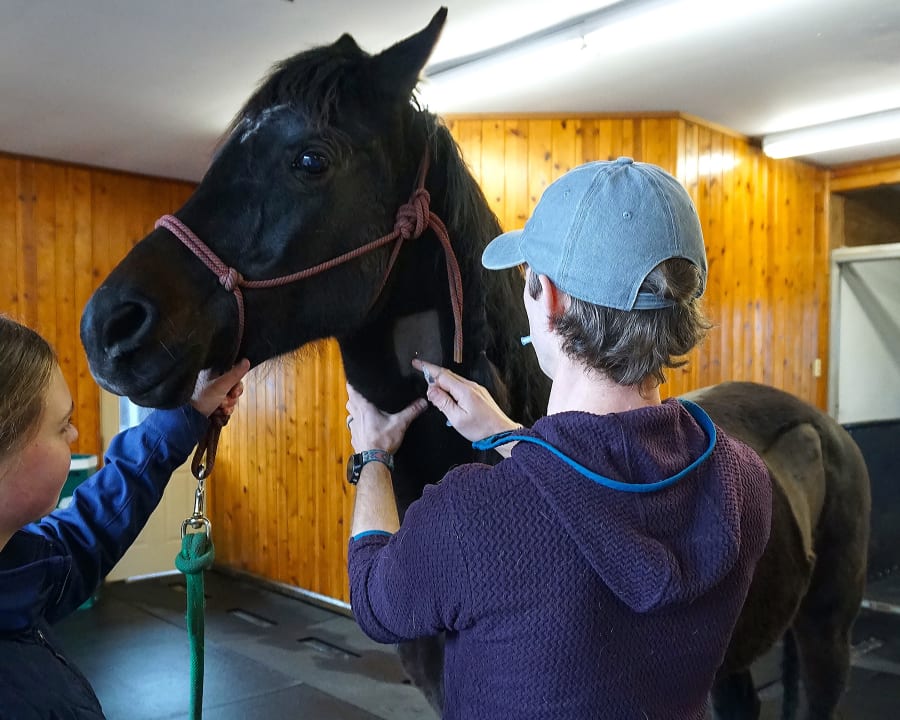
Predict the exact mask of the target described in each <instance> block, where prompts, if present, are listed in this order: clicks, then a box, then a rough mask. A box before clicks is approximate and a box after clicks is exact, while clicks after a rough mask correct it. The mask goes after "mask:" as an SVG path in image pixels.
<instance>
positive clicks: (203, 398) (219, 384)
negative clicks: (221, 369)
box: [191, 359, 250, 417]
mask: <svg viewBox="0 0 900 720" xmlns="http://www.w3.org/2000/svg"><path fill="white" fill-rule="evenodd" d="M249 371H250V361H249V360H246V359H245V360H241V361H240V362H239V363H238V364H237V365H235V366H234V367H233V368H231V370H229V371H228V372H226V373H224V374H222V375H219V376H218V377H212V376H211V375H210V373H209V371H208V370H203V371H202V372H201V373H200V375H199V376H198V377H197V385H196V387H195V388H194V395H193V397H192V398H191V405H193V406H194V407H195V408H196V409H197V410H198V411H199V412H201V413H203V414H204V415H206V417H209V416H210V415H212V414H213V413H214V412H215V411H216V410H217V409H218V408H222V411H223V412H224V413H225V416H226V417H229V416H230V415H231V413H233V412H234V408H235V406H236V405H237V401H238V398H239V397H240V396H241V393H243V392H244V383H242V382H241V379H242V378H243V377H244V375H246V374H247V373H248V372H249Z"/></svg>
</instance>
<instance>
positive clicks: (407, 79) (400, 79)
mask: <svg viewBox="0 0 900 720" xmlns="http://www.w3.org/2000/svg"><path fill="white" fill-rule="evenodd" d="M446 20H447V8H445V7H442V8H441V9H440V10H438V11H437V12H436V13H435V15H434V17H433V18H431V22H430V23H428V26H427V27H426V28H425V29H424V30H420V31H419V32H417V33H416V34H415V35H410V36H409V37H408V38H406V39H405V40H401V41H400V42H398V43H397V44H396V45H392V46H391V47H389V48H388V49H387V50H385V51H383V52H381V53H379V54H378V55H376V56H375V57H373V58H372V63H373V67H374V69H375V73H374V74H375V77H376V78H378V80H377V82H380V83H381V86H382V87H383V88H384V89H385V90H388V91H389V92H390V93H391V94H393V93H400V94H402V95H403V96H404V97H409V96H410V95H411V94H412V91H413V88H415V86H416V83H417V82H418V81H419V73H420V72H421V71H422V68H424V67H425V63H426V62H428V58H429V57H430V56H431V51H432V50H434V46H435V45H437V41H438V38H439V37H440V36H441V30H442V29H443V27H444V22H445V21H446Z"/></svg>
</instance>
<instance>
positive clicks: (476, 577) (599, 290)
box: [348, 158, 772, 720]
mask: <svg viewBox="0 0 900 720" xmlns="http://www.w3.org/2000/svg"><path fill="white" fill-rule="evenodd" d="M482 263H483V265H484V266H485V267H487V268H489V269H500V268H509V267H514V266H518V265H522V266H524V268H525V292H524V295H523V300H524V303H525V308H526V311H527V314H528V319H529V324H530V329H531V336H530V339H531V342H532V345H533V348H534V352H536V353H537V357H538V360H539V362H540V366H541V368H542V370H543V371H544V372H545V373H546V374H547V375H548V376H549V377H550V378H551V380H552V386H551V391H550V398H549V403H548V408H547V415H546V416H545V417H544V418H542V419H540V420H539V421H538V422H536V423H535V424H534V426H533V427H531V428H523V427H521V426H519V425H518V424H517V423H516V422H515V421H513V420H512V419H510V418H508V417H506V416H505V415H504V414H503V412H502V411H501V410H500V409H499V408H498V407H497V405H496V404H495V403H494V402H493V400H492V399H491V398H490V396H489V395H488V393H487V392H486V391H485V389H484V388H482V387H481V386H479V385H476V384H475V383H473V382H471V381H469V380H466V379H464V378H461V377H459V376H457V375H455V374H454V373H452V372H450V371H449V370H447V369H445V368H441V367H438V366H435V365H431V364H428V363H424V362H419V361H415V362H414V365H415V366H416V367H418V368H419V369H420V370H422V371H423V372H424V373H425V375H426V379H428V380H429V386H428V393H427V395H428V400H429V401H430V402H431V403H433V404H434V405H435V406H436V407H438V408H439V409H440V410H441V411H442V412H443V413H444V414H445V415H446V417H447V419H448V421H449V422H450V423H451V424H452V425H453V428H455V430H456V431H457V432H459V433H461V434H462V435H463V436H465V437H466V438H468V439H469V440H472V441H474V442H473V444H474V446H475V447H476V448H479V449H484V450H487V449H496V450H497V451H498V452H500V453H501V454H502V455H503V456H504V458H505V459H504V460H502V461H501V462H500V463H499V464H497V465H495V466H493V467H490V466H487V465H465V466H460V467H457V468H454V469H453V470H451V471H450V472H449V473H447V475H446V477H445V478H444V479H443V480H442V481H441V482H440V483H439V484H438V485H436V486H429V487H427V488H426V489H425V492H424V494H423V496H422V498H421V500H419V501H418V502H416V503H414V504H413V505H412V506H411V507H410V508H409V509H408V511H407V513H406V516H405V517H404V520H403V523H402V525H400V526H399V529H398V528H397V527H395V526H393V525H391V524H390V523H391V521H390V520H389V519H387V517H386V516H383V515H380V510H379V508H381V507H383V508H388V507H389V506H390V503H391V501H392V499H393V498H392V496H391V490H390V482H389V479H390V476H389V474H388V471H387V469H386V468H385V467H384V466H383V465H380V464H379V463H370V464H369V465H367V466H366V467H367V468H370V469H369V470H368V471H367V472H368V473H369V478H370V480H369V482H371V483H377V482H378V478H379V477H381V479H382V480H384V479H385V478H386V482H382V484H381V486H380V487H382V488H384V490H383V491H382V492H381V494H380V495H379V494H378V493H376V492H375V491H374V490H373V488H374V487H376V485H375V484H371V485H370V486H369V488H368V489H367V490H366V493H365V494H361V495H359V496H358V497H357V504H356V508H355V511H354V522H353V529H352V533H353V537H352V538H351V542H350V556H349V572H350V586H351V602H352V607H353V610H354V613H355V615H356V618H357V621H358V622H359V624H360V626H361V627H362V629H363V630H364V631H365V632H366V633H368V634H369V635H371V636H372V637H373V638H375V639H376V640H379V641H382V642H399V641H402V640H409V639H412V638H415V637H419V636H423V635H431V634H435V633H438V632H440V631H445V632H446V633H447V636H446V638H447V639H446V645H445V666H444V693H445V714H444V717H445V718H471V717H478V718H497V719H499V718H534V719H535V720H537V719H538V718H540V719H542V720H543V719H549V718H566V719H567V720H580V719H584V720H587V719H588V718H591V719H593V718H601V717H602V718H665V719H666V720H681V719H684V720H687V719H694V718H702V717H705V714H706V710H707V698H708V694H709V691H710V689H711V687H712V685H713V681H714V678H715V674H716V671H717V669H718V668H719V666H720V664H721V662H722V659H723V657H724V654H725V650H726V647H727V644H728V640H729V638H730V636H731V633H732V631H733V629H734V626H735V623H736V622H737V618H738V614H739V612H740V609H741V607H742V605H743V602H744V599H745V597H746V594H747V590H748V588H749V585H750V580H751V577H752V575H753V571H754V567H755V565H756V562H757V561H758V559H759V557H760V556H761V555H762V552H763V549H764V548H765V545H766V542H767V540H768V536H769V525H770V520H771V517H770V516H771V492H772V490H771V481H770V478H769V474H768V471H767V469H766V467H765V465H764V464H763V462H762V461H761V460H760V458H759V457H758V456H757V455H756V454H755V453H754V452H753V451H752V450H751V449H750V448H748V447H747V446H745V445H744V444H742V443H741V442H739V441H737V440H735V439H733V438H731V437H729V436H727V435H726V434H725V433H724V432H722V431H721V429H719V428H717V427H716V426H715V425H714V424H713V423H712V421H711V420H710V418H709V416H708V415H706V413H705V412H704V411H703V410H702V409H701V408H699V407H698V406H696V405H694V404H692V403H690V402H687V401H682V400H678V399H674V398H672V399H668V400H666V401H662V400H661V396H660V391H659V386H660V384H661V383H662V382H663V380H664V375H663V373H664V370H665V369H666V368H674V367H678V366H679V365H680V364H682V363H683V360H681V358H682V357H683V356H684V355H685V354H686V353H688V352H689V351H690V350H691V349H693V348H694V347H695V346H696V345H697V344H698V343H699V342H700V341H701V340H702V338H703V337H704V335H705V333H706V331H707V330H708V328H709V324H708V323H707V321H706V320H705V319H704V317H703V314H702V313H701V310H700V307H699V298H700V296H701V294H702V293H703V290H704V287H705V284H706V275H707V263H706V253H705V250H704V245H703V234H702V231H701V228H700V222H699V220H698V218H697V213H696V210H695V208H694V205H693V203H692V202H691V199H690V197H689V196H688V194H687V192H686V191H685V190H684V188H683V187H682V186H681V185H680V184H679V183H678V181H677V180H676V179H675V178H673V177H672V176H671V175H669V174H668V173H666V172H664V171H663V170H662V169H660V168H658V167H656V166H654V165H649V164H645V163H637V162H634V161H632V160H631V159H630V158H620V159H619V160H616V161H614V162H592V163H587V164H585V165H582V166H580V167H577V168H575V169H574V170H572V171H570V172H568V173H566V174H565V175H563V176H562V177H561V178H560V179H558V180H557V181H556V182H554V183H553V184H552V185H550V186H549V187H548V188H547V190H546V191H545V192H544V194H543V196H542V198H541V200H540V202H539V203H538V205H537V207H536V208H535V211H534V213H533V215H532V216H531V218H530V219H529V220H528V223H527V224H526V225H525V228H524V229H523V230H515V231H513V232H508V233H505V234H503V235H501V236H499V237H497V238H496V239H494V241H493V242H491V243H490V244H489V245H488V246H487V248H486V249H485V251H484V255H483V257H482ZM348 393H349V396H350V400H349V402H348V409H349V410H350V412H351V415H352V416H353V417H354V422H353V425H352V428H351V429H352V436H353V437H352V441H353V444H354V447H355V448H356V450H357V451H358V452H361V451H363V450H369V449H373V448H374V449H378V448H382V449H383V448H388V449H391V450H394V449H396V446H398V445H399V444H400V442H401V441H402V436H403V433H404V432H405V429H406V427H407V426H408V424H409V422H411V420H412V419H413V418H414V417H415V416H416V415H417V414H418V413H419V412H421V409H422V407H423V406H422V404H421V401H420V402H419V403H418V404H414V405H411V406H410V407H409V408H407V409H406V410H404V411H402V412H401V413H398V414H397V415H388V416H386V415H383V414H381V413H379V412H378V411H377V410H376V409H375V408H374V407H373V406H371V405H370V404H368V403H367V402H366V401H365V400H364V399H363V398H362V397H361V396H359V394H358V393H356V391H355V390H353V388H349V387H348ZM382 476H383V477H382ZM364 479H365V476H364ZM360 487H362V482H361V484H360ZM380 502H381V503H384V504H383V505H380V504H379V503H380Z"/></svg>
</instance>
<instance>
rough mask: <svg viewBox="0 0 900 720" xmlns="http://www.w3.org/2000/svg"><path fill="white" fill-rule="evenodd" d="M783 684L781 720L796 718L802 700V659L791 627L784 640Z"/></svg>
mask: <svg viewBox="0 0 900 720" xmlns="http://www.w3.org/2000/svg"><path fill="white" fill-rule="evenodd" d="M781 686H782V688H783V689H784V694H783V695H782V698H781V720H794V719H795V718H796V717H797V707H798V705H799V701H800V659H799V656H798V654H797V640H796V638H795V637H794V631H793V630H791V629H790V628H788V630H787V632H786V633H785V634H784V639H783V640H782V652H781Z"/></svg>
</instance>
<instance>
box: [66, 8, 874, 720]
mask: <svg viewBox="0 0 900 720" xmlns="http://www.w3.org/2000/svg"><path fill="white" fill-rule="evenodd" d="M445 17H446V11H445V10H444V9H442V10H440V11H439V12H438V13H437V15H435V17H434V18H433V19H432V21H431V23H430V24H429V25H428V27H426V28H425V29H424V30H422V31H421V32H419V33H417V34H415V35H413V36H411V37H410V38H407V39H406V40H403V41H402V42H400V43H398V44H396V45H395V46H393V47H391V48H389V49H388V50H386V51H384V52H382V53H380V54H378V55H374V56H372V55H369V54H367V53H365V52H363V51H362V50H361V49H360V48H359V47H358V46H357V44H356V43H355V42H354V41H353V39H352V38H351V37H350V36H349V35H344V36H342V37H341V38H340V39H339V40H338V41H337V42H335V43H334V44H332V45H328V46H324V47H319V48H315V49H312V50H309V51H307V52H303V53H300V54H299V55H296V56H295V57H292V58H289V59H288V60H285V61H284V62H282V63H280V64H278V65H276V66H275V68H274V69H273V70H272V72H271V74H270V75H269V76H268V77H267V78H266V79H265V80H264V81H263V82H262V84H261V85H260V86H259V88H258V90H257V91H256V92H255V93H254V94H253V96H252V97H251V98H250V99H249V101H248V102H247V103H246V105H245V106H244V108H243V109H242V110H241V112H240V113H239V115H238V116H237V118H236V119H235V121H234V123H233V124H232V127H231V129H230V132H229V133H228V135H227V137H226V138H225V139H224V141H223V143H222V146H221V148H220V149H219V151H218V152H217V154H216V156H215V157H214V159H213V162H212V164H211V166H210V168H209V170H208V172H207V173H206V176H205V177H204V178H203V180H202V181H201V183H200V185H199V186H198V187H197V189H196V191H195V192H194V194H193V195H192V197H191V198H190V199H189V200H188V201H187V202H186V203H185V205H184V206H183V207H182V208H181V209H180V210H178V212H177V213H176V217H175V218H169V219H167V220H165V221H164V222H163V225H162V226H160V227H159V228H157V229H156V230H155V231H154V232H152V233H151V234H150V235H148V236H147V237H146V238H144V239H143V240H142V241H141V242H140V243H138V244H137V246H136V247H135V248H134V249H133V250H132V251H131V252H130V253H129V255H128V256H127V257H126V258H125V259H124V260H123V261H122V262H121V263H120V264H119V265H118V267H116V268H115V269H114V270H113V272H112V273H111V274H110V276H109V277H108V278H107V279H106V281H105V282H104V283H103V284H102V285H101V286H100V288H99V289H98V290H97V292H96V293H95V294H94V296H93V297H92V298H91V300H90V302H89V304H88V306H87V308H86V309H85V312H84V316H83V318H82V325H81V333H82V340H83V343H84V346H85V348H86V350H87V353H88V358H89V360H90V363H91V370H92V372H93V373H94V375H95V377H96V378H97V379H98V381H99V382H100V383H101V384H102V385H103V386H104V387H106V388H108V389H109V390H111V391H112V392H114V393H117V394H121V395H128V396H129V397H130V398H131V399H132V400H134V401H135V402H137V403H140V404H143V405H151V406H174V405H176V404H178V403H181V402H183V401H184V400H186V399H187V397H188V396H189V395H190V392H191V390H192V388H193V386H194V381H195V379H196V377H197V374H198V372H200V370H201V369H203V368H216V369H222V368H225V367H227V366H228V365H229V364H230V363H231V362H232V361H233V359H234V358H235V357H238V356H240V357H248V358H250V360H251V361H252V362H253V363H254V364H258V363H261V362H263V361H265V360H267V359H269V358H272V357H275V356H278V355H281V354H283V353H287V352H289V351H292V350H294V349H296V348H298V347H300V346H302V345H303V344H305V343H307V342H309V341H311V340H315V339H318V338H324V337H336V338H337V340H338V342H339V345H340V349H341V353H342V356H343V361H344V367H345V370H346V375H347V378H348V379H349V381H350V382H351V383H352V384H353V385H354V386H355V387H357V388H358V389H359V390H360V391H361V392H362V393H363V394H364V395H365V396H366V397H367V398H369V399H370V400H371V401H372V402H374V403H375V404H376V405H377V406H379V407H380V408H382V409H384V410H387V411H396V410H399V409H400V408H402V407H403V406H405V405H406V404H407V403H409V402H411V401H412V400H413V398H415V397H420V396H421V395H422V394H423V391H424V382H423V379H422V378H421V377H420V376H417V375H415V374H413V373H412V371H411V369H410V366H409V361H410V359H411V356H412V353H413V351H417V352H419V353H420V354H421V355H422V356H423V357H425V358H427V359H430V360H434V361H436V362H439V363H442V364H444V365H448V366H450V367H452V368H453V369H454V370H456V371H457V372H459V373H460V374H462V375H464V376H467V377H470V378H473V379H475V380H477V381H478V382H480V383H481V384H483V385H485V386H486V387H487V388H488V389H489V390H490V391H491V392H492V393H493V394H494V396H495V397H497V398H498V400H499V402H500V404H501V406H502V407H503V408H504V409H505V410H506V411H507V413H508V414H510V415H511V416H512V417H515V418H516V419H518V420H520V421H521V422H523V423H531V422H533V421H534V420H535V419H536V418H537V417H539V416H540V415H541V414H542V413H543V411H544V410H545V408H546V402H547V394H548V382H547V380H546V378H545V377H544V376H543V375H542V373H541V372H540V370H539V369H538V366H537V363H536V360H535V357H534V354H533V353H532V352H529V351H523V350H522V348H521V347H520V345H519V336H520V335H523V334H525V333H527V328H528V325H527V320H526V318H525V314H524V310H523V304H522V300H521V293H522V279H521V276H520V275H519V274H518V273H517V272H515V271H510V272H507V273H496V272H490V273H488V272H484V271H483V270H482V269H481V265H480V256H481V250H482V248H483V247H484V245H485V244H486V243H487V242H488V241H489V240H490V239H491V238H493V237H494V236H495V235H497V234H498V233H499V232H500V227H499V224H498V222H497V219H496V217H495V216H494V215H493V214H492V213H491V211H490V210H489V208H488V205H487V203H486V201H485V199H484V197H483V195H482V193H481V191H480V189H479V188H478V185H477V183H476V182H475V180H474V178H473V177H472V176H471V174H470V173H469V172H468V170H467V169H466V166H465V164H464V162H463V161H462V159H461V158H460V155H459V151H458V148H457V147H456V144H455V143H454V141H453V139H452V137H451V136H450V133H449V132H448V131H447V129H446V128H445V127H444V126H443V125H442V124H441V123H440V121H439V120H438V119H437V118H436V117H435V116H434V115H432V114H430V113H428V112H426V111H424V110H421V109H419V108H418V107H417V105H416V104H415V103H414V102H412V101H411V96H412V92H413V89H414V88H415V86H416V83H417V81H418V76H419V73H420V72H421V70H422V68H423V67H424V65H425V63H426V61H427V59H428V57H429V55H430V53H431V51H432V49H433V47H434V45H435V43H436V42H437V39H438V36H439V34H440V31H441V28H442V26H443V24H444V20H445ZM429 195H430V199H431V205H430V207H428V206H427V200H428V196H429ZM398 208H400V212H399V213H398ZM440 219H442V220H443V221H444V222H446V226H447V229H448V230H449V237H450V238H452V240H451V242H450V244H451V245H452V251H450V252H447V251H445V249H444V248H443V247H442V244H441V242H439V240H440V238H441V236H442V227H443V226H442V223H441V221H440ZM178 236H180V238H181V239H179V237H178ZM199 238H202V240H203V242H204V243H205V244H200V243H199ZM376 240H377V242H373V241H376ZM191 245H193V249H191V248H190V247H189V246H191ZM359 248H363V249H364V250H365V252H363V253H362V254H359V255H357V254H356V252H355V251H356V250H357V249H359ZM204 258H205V259H204ZM332 259H336V260H335V262H330V261H331V260H332ZM457 260H458V265H459V267H458V273H456V272H454V271H453V268H454V265H455V263H456V261H457ZM210 268H211V269H212V270H213V271H212V272H211V271H210ZM308 269H309V272H304V271H305V270H308ZM238 271H239V272H238ZM241 273H242V274H243V277H242V276H241ZM290 273H300V278H297V277H289V278H287V280H290V282H288V283H287V284H279V285H277V286H274V287H273V286H268V285H267V284H264V283H261V282H259V281H262V280H264V279H268V278H274V277H280V276H283V275H285V274H290ZM448 275H449V278H450V281H449V283H448V279H447V278H448ZM222 285H224V286H225V287H226V289H228V290H230V291H231V292H224V291H223V290H222ZM460 295H461V298H462V303H461V304H460V303H459V302H457V297H458V296H460ZM236 301H237V303H238V305H239V306H240V313H238V310H237V309H236ZM455 313H457V314H458V317H457V316H456V315H455ZM239 315H240V317H239ZM460 340H461V341H462V343H461V346H460ZM697 399H698V401H699V402H700V403H701V404H702V405H703V406H704V407H705V408H706V409H707V411H708V412H709V413H710V415H712V417H713V418H714V420H715V421H716V422H717V423H719V424H720V425H721V426H723V427H724V428H725V429H726V430H728V431H730V432H732V433H733V434H734V435H736V436H737V437H740V438H742V439H744V440H745V441H746V442H747V443H748V444H750V445H751V446H753V447H754V448H756V450H757V451H758V452H759V453H760V454H761V455H762V456H763V457H764V458H765V459H766V461H767V463H768V464H769V467H770V468H771V470H772V473H773V477H774V478H775V481H776V482H775V488H776V492H775V501H774V512H773V518H774V519H773V530H772V536H771V537H772V539H771V541H770V544H769V547H768V549H767V551H766V553H765V555H764V557H763V559H762V561H761V562H760V565H759V569H758V571H757V573H756V576H755V578H754V582H753V584H752V587H751V590H750V597H749V598H748V601H747V605H746V609H745V611H744V613H743V615H742V617H741V619H740V622H739V624H738V627H737V630H736V632H735V635H734V637H733V639H732V642H731V646H730V648H729V651H728V655H727V657H726V660H725V664H724V666H723V668H722V671H721V673H720V679H719V682H718V684H717V686H716V688H715V691H714V695H713V700H714V707H715V709H716V711H717V712H718V713H719V714H720V715H721V716H723V717H741V718H743V717H755V716H756V713H757V711H758V701H757V699H756V693H755V691H754V689H753V684H752V680H751V678H750V674H749V669H748V668H749V665H750V663H751V662H752V661H753V660H755V659H756V658H758V657H759V656H760V655H761V654H762V653H764V652H765V651H766V650H768V649H769V648H770V647H772V646H773V645H774V644H775V643H776V642H777V641H778V639H779V638H781V637H782V636H784V635H785V633H787V638H788V642H786V658H787V659H788V660H792V659H793V660H796V659H797V655H799V666H800V670H801V672H802V675H803V679H804V682H805V685H806V690H807V697H808V698H809V706H810V716H811V717H816V718H829V717H832V713H833V711H834V707H835V705H836V704H837V702H838V700H839V698H840V696H841V693H842V691H843V688H844V686H845V682H846V676H847V672H848V668H849V630H850V626H851V624H852V622H853V619H854V617H855V615H856V613H857V610H858V608H859V603H860V600H861V595H862V588H863V582H864V575H865V572H864V570H865V550H866V540H867V535H868V509H869V508H868V503H869V500H868V497H869V496H868V480H867V476H866V471H865V466H864V464H863V461H862V458H861V456H860V454H859V452H858V451H857V449H856V448H855V446H854V445H853V443H852V441H850V439H849V437H848V436H847V435H846V433H844V432H843V431H842V430H841V429H840V428H839V427H838V426H837V425H836V424H835V423H834V422H833V421H831V420H830V419H829V418H828V417H827V416H826V415H824V414H823V413H821V412H820V411H818V410H816V409H815V408H813V407H811V406H809V405H808V404H806V403H803V402H801V401H799V400H797V399H796V398H793V397H792V396H790V395H787V394H785V393H783V392H780V391H777V390H774V389H772V388H767V387H763V386H757V385H751V384H747V383H726V384H723V385H720V386H716V387H713V388H709V389H707V390H705V391H702V392H701V393H700V394H699V395H698V396H697ZM472 459H475V458H474V455H473V451H472V449H471V447H470V446H469V444H468V443H467V442H464V441H463V440H462V439H460V438H455V437H454V433H448V432H447V429H446V427H444V422H443V418H442V416H440V414H439V413H438V412H437V411H435V410H433V409H432V410H430V411H428V412H426V413H425V415H423V416H422V417H421V418H419V419H418V420H417V421H416V422H415V423H414V424H413V426H412V427H411V428H410V431H409V433H408V435H407V440H406V442H405V443H404V446H403V448H402V449H401V451H400V452H399V453H398V455H397V458H396V469H395V473H394V484H395V488H396V491H397V497H398V504H399V506H400V510H401V513H402V512H403V510H405V508H406V507H408V505H409V504H410V503H411V502H413V501H414V500H415V499H416V498H417V497H419V495H420V494H421V491H422V488H423V486H424V484H425V483H428V482H435V481H437V480H438V479H439V478H440V477H441V476H442V475H443V474H444V472H445V471H446V470H447V469H448V468H449V467H450V466H452V465H455V464H458V463H461V462H466V461H469V460H472ZM793 639H796V649H797V650H799V653H798V652H796V651H795V645H794V643H793ZM401 655H402V656H403V657H404V664H405V666H406V667H407V669H408V671H409V672H410V674H411V676H412V677H413V679H414V680H415V681H416V682H417V684H418V685H419V686H420V687H422V688H423V690H424V691H425V692H426V693H427V694H428V696H429V699H430V700H431V701H432V703H433V704H434V705H435V706H437V707H440V704H441V667H442V652H441V646H440V644H439V642H438V641H435V640H424V641H422V642H418V643H411V644H409V645H408V646H405V647H403V648H401ZM786 667H787V668H788V669H793V670H794V671H793V673H789V675H790V676H791V677H793V681H792V682H791V681H789V682H787V683H786V695H787V697H788V699H789V700H792V701H793V700H795V699H796V698H795V696H796V690H795V689H794V688H795V686H796V667H797V663H796V662H793V663H791V662H788V663H787V665H786Z"/></svg>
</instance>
